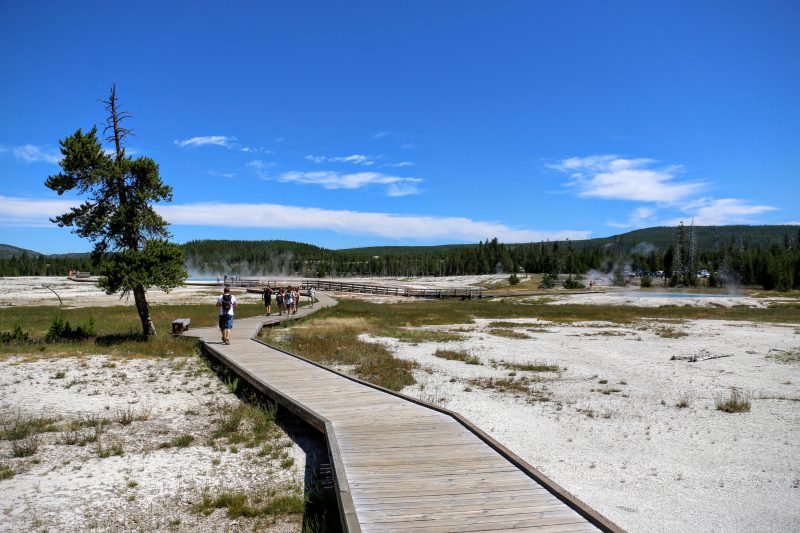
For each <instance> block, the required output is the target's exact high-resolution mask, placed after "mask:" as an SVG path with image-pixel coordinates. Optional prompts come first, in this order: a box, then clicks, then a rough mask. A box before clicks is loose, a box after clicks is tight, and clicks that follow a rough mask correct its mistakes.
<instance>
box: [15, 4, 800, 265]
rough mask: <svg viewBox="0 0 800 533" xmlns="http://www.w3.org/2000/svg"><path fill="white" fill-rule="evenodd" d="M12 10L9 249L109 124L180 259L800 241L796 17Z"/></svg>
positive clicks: (394, 9)
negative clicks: (92, 135) (263, 246)
mask: <svg viewBox="0 0 800 533" xmlns="http://www.w3.org/2000/svg"><path fill="white" fill-rule="evenodd" d="M231 4H232V6H231V5H223V4H219V3H211V2H137V3H136V7H135V8H130V7H129V5H126V3H122V2H103V3H100V2H83V1H82V2H36V3H30V2H28V3H23V2H11V1H7V0H0V47H1V49H2V51H3V53H2V54H1V55H0V68H2V72H3V79H4V81H3V83H2V84H0V101H2V102H3V105H2V106H0V185H1V187H0V243H6V244H12V245H16V246H22V247H25V248H31V249H35V250H38V251H42V252H46V253H57V252H68V251H85V250H89V249H90V248H91V245H90V243H88V242H86V241H83V240H81V239H79V238H78V237H76V236H74V235H72V234H70V232H69V231H68V230H66V229H59V228H57V227H55V226H54V225H53V224H51V223H49V222H48V221H47V217H48V216H53V215H55V214H57V213H59V212H62V211H64V210H65V209H66V208H67V207H68V206H69V205H72V204H74V203H75V202H76V198H75V197H74V196H72V197H67V198H65V197H58V196H57V195H56V194H55V193H53V192H52V191H49V190H48V189H46V188H45V187H44V185H43V183H44V180H45V179H46V178H47V176H48V175H50V174H55V173H57V172H58V166H57V160H58V155H59V154H58V140H59V139H63V138H64V137H66V136H68V135H70V134H72V133H73V132H74V131H75V130H76V129H78V128H84V129H88V128H90V127H91V126H92V125H94V124H100V123H102V122H103V121H104V119H105V116H104V111H103V109H102V106H101V104H100V103H99V102H98V98H103V97H106V96H107V94H108V90H109V88H110V86H111V84H112V82H114V81H116V83H117V87H118V94H119V96H120V97H121V100H122V102H123V103H124V105H125V108H126V109H127V110H128V111H130V112H131V113H132V114H133V115H134V118H133V119H132V120H131V121H130V122H129V124H128V125H129V126H130V127H132V128H133V129H134V130H135V133H136V136H135V137H133V138H131V139H130V141H129V143H128V148H129V152H130V153H132V154H134V155H147V156H150V157H152V158H154V159H155V160H156V161H157V162H158V163H159V164H160V166H161V175H162V178H163V179H164V180H165V182H167V183H168V184H170V185H172V186H173V187H174V189H175V190H174V200H173V202H172V204H170V205H168V206H166V207H163V208H161V212H162V214H163V215H164V216H165V217H166V218H167V219H168V220H169V221H170V222H171V223H172V225H171V231H172V233H173V235H174V238H175V240H176V241H178V242H185V241H187V240H190V239H199V238H239V239H289V240H299V241H304V242H311V243H315V244H319V245H322V246H327V247H332V248H341V247H351V246H367V245H377V244H438V243H454V242H477V241H478V240H480V239H486V238H491V237H494V236H497V237H498V238H500V239H501V240H503V241H506V242H514V241H517V242H519V241H530V240H540V239H554V238H567V237H568V238H583V237H600V236H606V235H610V234H615V233H620V232H624V231H629V230H632V229H636V228H640V227H648V226H653V225H663V224H674V223H676V222H677V221H679V220H686V221H690V220H691V219H692V217H694V220H695V222H696V223H698V224H732V223H768V224H782V223H798V221H800V212H799V211H800V210H799V209H798V205H800V185H799V184H798V183H800V180H799V179H798V178H799V177H800V176H799V175H798V174H800V172H799V171H800V149H799V148H800V32H798V31H797V27H798V25H799V24H800V3H798V2H793V1H787V2H778V1H771V2H755V1H753V2H729V1H717V2H706V1H686V2H659V3H655V2H638V1H629V2H594V1H587V2H573V1H562V2H550V1H548V2H544V1H541V2H534V1H509V2H485V1H484V2H469V1H468V2H464V1H459V2H393V3H390V2H236V3H231Z"/></svg>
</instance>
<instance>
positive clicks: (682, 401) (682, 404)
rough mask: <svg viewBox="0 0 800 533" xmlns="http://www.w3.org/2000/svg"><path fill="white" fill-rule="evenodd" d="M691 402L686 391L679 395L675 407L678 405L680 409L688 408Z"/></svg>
mask: <svg viewBox="0 0 800 533" xmlns="http://www.w3.org/2000/svg"><path fill="white" fill-rule="evenodd" d="M690 403H691V402H690V399H689V395H688V394H687V393H685V392H684V393H681V395H680V396H678V400H677V401H676V402H675V407H677V408H678V409H686V408H687V407H689V404H690Z"/></svg>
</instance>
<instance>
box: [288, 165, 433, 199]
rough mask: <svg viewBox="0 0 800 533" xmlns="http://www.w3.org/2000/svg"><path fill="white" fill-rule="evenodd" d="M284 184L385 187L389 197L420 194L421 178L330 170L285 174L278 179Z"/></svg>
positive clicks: (353, 187)
mask: <svg viewBox="0 0 800 533" xmlns="http://www.w3.org/2000/svg"><path fill="white" fill-rule="evenodd" d="M278 181H282V182H284V183H301V184H306V185H309V184H310V185H320V186H322V187H323V188H325V189H360V188H362V187H367V186H369V185H385V186H387V192H388V194H389V196H407V195H409V194H418V193H419V191H418V189H417V184H418V183H420V182H421V181H422V180H421V179H420V178H403V177H399V176H391V175H388V174H382V173H380V172H352V173H349V174H348V173H341V172H334V171H329V170H322V171H317V172H297V171H292V172H285V173H283V174H281V175H280V176H279V177H278Z"/></svg>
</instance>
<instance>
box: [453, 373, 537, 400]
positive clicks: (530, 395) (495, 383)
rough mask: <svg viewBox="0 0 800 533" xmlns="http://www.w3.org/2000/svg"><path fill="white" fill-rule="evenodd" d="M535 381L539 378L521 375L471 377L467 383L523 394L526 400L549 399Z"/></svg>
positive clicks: (483, 387) (488, 388)
mask: <svg viewBox="0 0 800 533" xmlns="http://www.w3.org/2000/svg"><path fill="white" fill-rule="evenodd" d="M537 381H539V380H537V379H533V378H528V377H526V376H522V377H518V378H517V377H508V378H473V379H470V380H468V381H467V383H469V384H470V385H474V386H476V387H480V388H482V389H487V390H493V391H497V392H504V393H511V394H518V395H523V396H525V397H526V399H527V400H528V401H540V402H546V401H549V400H550V396H549V395H548V394H547V392H546V391H544V390H543V389H539V388H537V387H536V386H535V383H536V382H537Z"/></svg>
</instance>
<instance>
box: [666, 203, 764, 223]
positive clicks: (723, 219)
mask: <svg viewBox="0 0 800 533" xmlns="http://www.w3.org/2000/svg"><path fill="white" fill-rule="evenodd" d="M777 209H778V208H777V207H772V206H769V205H752V204H749V203H748V202H747V201H746V200H742V199H739V198H700V199H698V200H695V201H693V202H691V203H690V204H688V205H686V206H684V207H683V208H682V210H683V211H684V212H685V213H686V216H685V217H683V218H675V219H673V220H670V221H668V222H667V223H668V224H669V225H676V224H678V222H680V221H684V222H689V221H691V220H692V218H694V224H695V225H696V226H724V225H728V224H752V223H755V222H758V220H756V219H754V218H753V215H760V214H762V213H768V212H770V211H777Z"/></svg>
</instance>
